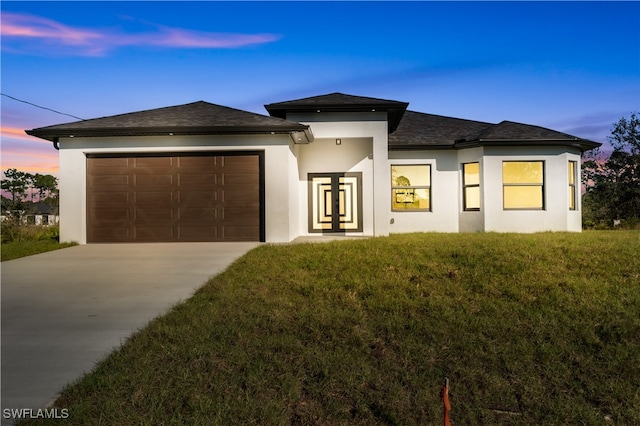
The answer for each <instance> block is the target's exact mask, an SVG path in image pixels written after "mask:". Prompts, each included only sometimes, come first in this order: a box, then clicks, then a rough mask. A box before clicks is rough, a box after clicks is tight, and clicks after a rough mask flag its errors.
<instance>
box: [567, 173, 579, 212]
mask: <svg viewBox="0 0 640 426" xmlns="http://www.w3.org/2000/svg"><path fill="white" fill-rule="evenodd" d="M577 164H578V163H577V162H575V161H569V210H576V209H577V195H578V193H577V192H576V171H577V170H578V168H577Z"/></svg>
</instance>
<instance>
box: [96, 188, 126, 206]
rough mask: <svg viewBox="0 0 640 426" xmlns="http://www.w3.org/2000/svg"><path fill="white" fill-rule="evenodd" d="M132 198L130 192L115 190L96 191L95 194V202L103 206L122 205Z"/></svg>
mask: <svg viewBox="0 0 640 426" xmlns="http://www.w3.org/2000/svg"><path fill="white" fill-rule="evenodd" d="M129 200H130V194H129V192H124V191H122V190H114V191H113V192H96V193H95V194H93V201H94V203H96V204H98V205H100V206H101V207H109V206H121V205H122V204H123V203H128V202H129Z"/></svg>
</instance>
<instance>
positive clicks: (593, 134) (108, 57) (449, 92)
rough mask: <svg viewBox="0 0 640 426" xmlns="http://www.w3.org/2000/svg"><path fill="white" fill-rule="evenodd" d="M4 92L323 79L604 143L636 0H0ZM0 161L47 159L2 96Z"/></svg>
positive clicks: (636, 29) (194, 87)
mask: <svg viewBox="0 0 640 426" xmlns="http://www.w3.org/2000/svg"><path fill="white" fill-rule="evenodd" d="M0 7H1V11H2V58H1V59H2V92H3V93H6V94H8V95H11V96H13V97H16V98H19V99H23V100H25V101H29V102H32V103H35V104H38V105H41V106H44V107H47V108H52V109H55V110H57V111H60V112H64V113H68V114H72V115H75V116H78V117H82V118H95V117H102V116H108V115H114V114H120V113H125V112H132V111H139V110H144V109H150V108H159V107H164V106H170V105H179V104H183V103H188V102H193V101H197V100H205V101H208V102H212V103H216V104H220V105H225V106H230V107H234V108H240V109H244V110H248V111H253V112H257V113H262V114H266V111H265V110H264V108H263V105H264V104H265V103H271V102H279V101H284V100H290V99H297V98H300V97H306V96H314V95H320V94H326V93H331V92H343V93H348V94H354V95H361V96H370V97H380V98H385V99H393V100H399V101H405V102H409V103H410V105H409V109H411V110H414V111H421V112H428V113H432V114H440V115H446V116H452V117H460V118H466V119H473V120H481V121H489V122H496V123H497V122H500V121H502V120H511V121H517V122H523V123H528V124H535V125H540V126H543V127H549V128H552V129H555V130H559V131H564V132H567V133H570V134H573V135H576V136H579V137H583V138H588V139H592V140H596V141H599V142H605V141H606V136H607V135H608V134H609V132H610V130H611V126H612V124H613V123H615V122H616V121H617V120H618V119H619V118H620V117H622V116H628V115H629V114H630V113H631V112H632V111H638V110H640V36H639V34H640V2H364V1H363V2H268V1H265V2H206V1H196V2H164V1H163V2H153V1H142V2H82V1H72V2H53V1H47V2H30V1H23V2H18V1H3V2H2V4H1V5H0ZM1 102H2V106H1V111H2V170H6V169H7V168H9V167H18V168H20V169H22V170H26V171H30V172H40V173H44V172H46V173H53V174H55V173H56V172H57V167H58V163H57V152H56V151H55V150H54V149H53V148H52V146H51V144H50V143H48V142H45V141H40V140H38V139H35V138H31V137H28V136H26V135H24V134H23V133H22V131H23V130H24V129H32V128H36V127H42V126H47V125H52V124H60V123H65V122H69V121H74V119H73V118H71V117H68V116H64V115H59V114H56V113H53V112H51V111H47V110H43V109H39V108H36V107H33V106H31V105H28V104H24V103H21V102H17V101H15V100H12V99H9V98H7V97H2V99H1Z"/></svg>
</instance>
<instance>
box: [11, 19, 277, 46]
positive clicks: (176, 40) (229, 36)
mask: <svg viewBox="0 0 640 426" xmlns="http://www.w3.org/2000/svg"><path fill="white" fill-rule="evenodd" d="M155 27H156V31H151V32H145V33H136V34H127V33H119V32H116V31H113V30H106V29H105V30H98V29H86V28H74V27H71V26H68V25H65V24H62V23H60V22H56V21H54V20H51V19H47V18H42V17H39V16H33V15H26V14H19V13H3V14H2V27H1V28H2V32H1V34H2V37H3V38H4V40H3V49H5V50H8V51H12V52H21V53H23V52H25V51H34V50H35V51H45V52H47V53H52V52H51V48H52V46H53V47H58V48H59V50H58V52H57V53H65V54H72V55H81V56H100V55H104V54H105V53H106V52H108V51H109V50H112V49H115V48H118V47H125V46H140V47H144V46H162V47H169V48H182V47H185V48H200V49H221V48H238V47H243V46H248V45H255V44H263V43H270V42H273V41H276V40H278V39H279V38H280V36H278V35H275V34H241V33H216V32H207V31H194V30H188V29H183V28H174V27H166V26H160V25H155ZM12 41H13V42H15V43H14V44H12V43H11V42H12ZM16 43H17V45H16ZM41 43H44V44H45V45H44V46H43V45H42V44H41Z"/></svg>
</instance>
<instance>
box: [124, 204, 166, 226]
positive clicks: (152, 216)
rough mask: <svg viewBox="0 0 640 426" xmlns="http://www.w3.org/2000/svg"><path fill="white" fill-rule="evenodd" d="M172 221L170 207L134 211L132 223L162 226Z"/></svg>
mask: <svg viewBox="0 0 640 426" xmlns="http://www.w3.org/2000/svg"><path fill="white" fill-rule="evenodd" d="M173 219H174V216H173V209H172V208H171V207H158V208H144V209H135V217H134V222H135V223H136V224H144V223H149V222H160V223H161V224H162V223H166V221H171V220H173ZM167 225H169V223H167Z"/></svg>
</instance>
